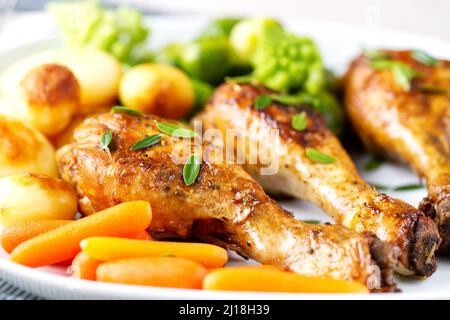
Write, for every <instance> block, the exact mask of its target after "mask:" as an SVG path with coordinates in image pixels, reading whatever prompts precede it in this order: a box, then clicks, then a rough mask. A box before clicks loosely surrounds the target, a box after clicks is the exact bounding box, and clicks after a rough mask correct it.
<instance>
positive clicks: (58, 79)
mask: <svg viewBox="0 0 450 320" xmlns="http://www.w3.org/2000/svg"><path fill="white" fill-rule="evenodd" d="M18 91H19V92H18V93H17V96H16V99H14V100H13V101H12V105H11V109H12V110H10V111H6V112H10V113H9V114H10V115H11V116H14V117H17V118H19V119H21V120H23V121H25V122H27V123H29V124H31V125H32V126H33V127H35V128H36V129H38V130H39V131H41V132H42V133H43V134H45V135H46V136H53V135H55V134H58V133H59V132H61V131H62V130H63V129H64V128H65V127H66V126H67V125H68V124H69V122H70V120H71V119H72V116H73V115H74V113H75V111H76V110H77V109H78V108H79V105H80V86H79V84H78V81H77V79H76V78H75V76H74V75H73V73H72V71H70V70H69V69H68V68H67V67H64V66H61V65H58V64H43V65H40V66H37V67H35V68H33V69H31V70H30V71H28V73H27V74H26V75H25V77H24V78H23V79H22V80H21V81H20V83H19V86H18ZM14 109H15V110H14Z"/></svg>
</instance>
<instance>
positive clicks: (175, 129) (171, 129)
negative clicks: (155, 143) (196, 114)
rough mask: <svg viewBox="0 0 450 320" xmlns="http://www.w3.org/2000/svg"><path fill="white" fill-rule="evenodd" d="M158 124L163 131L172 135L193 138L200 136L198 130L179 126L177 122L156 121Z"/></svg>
mask: <svg viewBox="0 0 450 320" xmlns="http://www.w3.org/2000/svg"><path fill="white" fill-rule="evenodd" d="M156 126H157V127H158V129H159V130H160V131H161V132H162V133H165V134H168V135H170V136H172V137H179V138H193V137H197V136H198V133H197V132H195V131H192V130H189V129H187V128H184V127H181V126H178V125H176V124H171V123H165V122H158V123H156Z"/></svg>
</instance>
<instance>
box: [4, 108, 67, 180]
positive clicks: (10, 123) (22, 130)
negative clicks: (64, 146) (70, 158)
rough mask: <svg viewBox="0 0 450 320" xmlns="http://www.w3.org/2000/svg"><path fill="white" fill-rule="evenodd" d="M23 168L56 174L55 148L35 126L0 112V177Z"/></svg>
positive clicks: (50, 174)
mask: <svg viewBox="0 0 450 320" xmlns="http://www.w3.org/2000/svg"><path fill="white" fill-rule="evenodd" d="M26 172H32V173H42V174H46V175H49V176H55V177H56V176H57V175H58V170H57V167H56V161H55V150H54V149H53V146H52V145H51V144H50V142H49V141H48V140H47V139H46V138H45V136H44V135H43V134H42V133H40V132H39V131H37V130H36V129H34V128H32V127H30V126H28V125H26V124H25V123H23V122H21V121H19V120H15V119H12V118H10V117H7V116H4V115H0V178H3V177H6V176H10V175H14V174H19V173H26Z"/></svg>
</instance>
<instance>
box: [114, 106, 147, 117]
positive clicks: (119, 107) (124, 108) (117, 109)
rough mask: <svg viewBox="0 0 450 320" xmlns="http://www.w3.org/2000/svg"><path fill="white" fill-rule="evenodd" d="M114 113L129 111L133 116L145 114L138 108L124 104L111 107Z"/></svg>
mask: <svg viewBox="0 0 450 320" xmlns="http://www.w3.org/2000/svg"><path fill="white" fill-rule="evenodd" d="M111 112H112V113H128V114H130V115H132V116H142V115H144V113H143V112H141V111H139V110H136V109H131V108H127V107H122V106H115V107H112V109H111Z"/></svg>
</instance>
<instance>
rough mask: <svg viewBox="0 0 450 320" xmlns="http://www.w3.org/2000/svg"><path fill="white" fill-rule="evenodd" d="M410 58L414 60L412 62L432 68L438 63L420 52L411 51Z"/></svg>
mask: <svg viewBox="0 0 450 320" xmlns="http://www.w3.org/2000/svg"><path fill="white" fill-rule="evenodd" d="M411 56H412V57H413V58H414V60H416V61H418V62H420V63H423V64H424V65H426V66H429V67H433V66H435V65H436V64H437V63H438V62H439V60H437V59H436V58H434V57H432V56H430V55H429V54H428V53H426V52H424V51H421V50H413V51H412V52H411Z"/></svg>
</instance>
